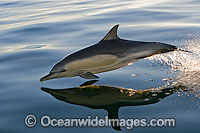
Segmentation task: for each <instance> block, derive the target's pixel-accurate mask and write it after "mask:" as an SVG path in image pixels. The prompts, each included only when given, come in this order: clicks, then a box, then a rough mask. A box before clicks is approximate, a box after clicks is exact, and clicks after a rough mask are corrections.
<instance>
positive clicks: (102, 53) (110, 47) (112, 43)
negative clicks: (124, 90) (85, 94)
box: [40, 25, 177, 81]
mask: <svg viewBox="0 0 200 133" xmlns="http://www.w3.org/2000/svg"><path fill="white" fill-rule="evenodd" d="M118 27H119V25H115V26H114V27H113V28H112V29H111V30H110V31H109V32H108V33H107V35H106V36H105V37H104V38H103V39H102V40H101V41H100V42H98V43H97V44H95V45H92V46H89V47H87V48H84V49H82V50H80V51H77V52H75V53H73V54H70V55H68V56H67V57H65V58H64V59H63V60H62V61H60V62H58V63H57V64H56V65H55V66H54V67H53V68H52V70H51V71H50V73H49V74H48V75H46V76H44V77H43V78H41V79H40V81H45V80H49V79H54V78H63V77H74V76H80V77H82V78H85V79H96V78H99V77H98V76H96V75H94V74H96V73H102V72H107V71H111V70H115V69H118V68H121V67H124V66H126V65H128V64H130V63H134V62H136V61H137V60H139V59H143V58H145V57H149V56H152V55H155V54H160V53H166V52H169V51H174V50H177V48H176V46H173V45H170V44H166V43H161V42H141V41H129V40H125V39H121V38H119V37H118V35H117V29H118Z"/></svg>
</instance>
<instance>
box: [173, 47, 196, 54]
mask: <svg viewBox="0 0 200 133" xmlns="http://www.w3.org/2000/svg"><path fill="white" fill-rule="evenodd" d="M176 50H177V51H183V52H188V53H193V52H192V51H188V50H185V49H181V48H177V49H176Z"/></svg>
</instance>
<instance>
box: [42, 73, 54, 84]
mask: <svg viewBox="0 0 200 133" xmlns="http://www.w3.org/2000/svg"><path fill="white" fill-rule="evenodd" d="M53 78H54V74H51V73H50V74H48V75H46V76H44V77H42V78H41V79H40V81H41V82H42V81H46V80H49V79H53Z"/></svg>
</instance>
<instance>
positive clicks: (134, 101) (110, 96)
mask: <svg viewBox="0 0 200 133" xmlns="http://www.w3.org/2000/svg"><path fill="white" fill-rule="evenodd" d="M94 82H95V81H94ZM94 82H93V81H90V82H87V83H84V84H82V85H81V86H78V87H74V88H66V89H50V88H44V87H42V88H41V90H42V91H45V92H47V93H49V94H51V95H52V96H53V97H55V98H56V99H58V100H61V101H64V102H66V103H71V104H76V105H82V106H86V107H89V108H92V109H104V110H106V111H107V112H108V118H109V119H118V111H119V108H120V107H125V106H141V105H148V104H154V103H158V102H159V101H161V100H162V99H164V98H165V97H167V96H170V95H171V94H173V93H175V92H179V91H187V88H186V87H184V86H181V85H179V84H175V85H170V86H167V87H159V88H151V89H145V90H135V89H131V88H130V89H129V88H122V87H114V86H108V85H92V84H93V83H94ZM112 126H113V125H112ZM113 128H114V129H115V130H120V127H119V126H116V125H115V126H113Z"/></svg>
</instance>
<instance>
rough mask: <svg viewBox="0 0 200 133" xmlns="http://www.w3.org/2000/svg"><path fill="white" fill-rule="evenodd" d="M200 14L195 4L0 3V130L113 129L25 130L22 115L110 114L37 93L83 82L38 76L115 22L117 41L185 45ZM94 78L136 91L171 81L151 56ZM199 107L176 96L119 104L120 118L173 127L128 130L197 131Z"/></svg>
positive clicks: (182, 0) (137, 0) (170, 0)
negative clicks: (165, 121) (161, 121)
mask: <svg viewBox="0 0 200 133" xmlns="http://www.w3.org/2000/svg"><path fill="white" fill-rule="evenodd" d="M199 11H200V2H199V1H198V0H179V1H174V0H161V1H154V0H142V1H141V0H134V1H123V0H111V1H97V0H96V1H93V0H86V1H80V0H73V1H64V0H57V1H51V0H48V1H46V0H29V1H23V0H17V1H16V0H12V1H8V0H3V1H1V2H0V87H1V91H0V104H1V109H0V117H1V119H0V123H1V126H0V132H2V133H3V132H68V131H69V132H83V131H84V132H104V131H105V132H113V131H114V130H113V129H112V128H58V127H57V128H51V127H49V128H43V127H42V126H40V125H39V124H37V125H36V126H35V127H34V128H28V127H26V126H25V124H24V118H25V116H26V115H27V114H34V115H35V116H37V118H40V117H41V116H43V115H49V116H51V117H54V118H78V117H80V118H84V117H85V118H86V117H87V116H88V115H91V116H96V115H98V116H99V117H104V116H105V115H107V113H106V112H105V111H103V110H101V109H91V108H87V107H84V106H79V105H74V104H70V103H65V102H62V101H59V100H56V99H54V98H53V97H52V96H50V95H49V94H47V93H45V92H43V91H42V90H41V87H49V88H53V89H64V88H70V87H76V86H79V85H80V84H82V83H83V82H85V81H86V80H85V79H82V78H79V77H73V78H64V79H55V80H50V81H47V82H42V83H40V82H39V79H40V78H41V77H42V76H44V75H45V74H47V73H48V72H49V70H50V69H51V68H52V66H53V65H54V64H55V63H56V62H58V61H59V60H61V59H62V58H63V57H64V56H66V55H67V54H70V53H72V52H74V51H77V50H79V49H81V48H84V47H87V46H89V45H92V44H95V43H97V42H98V41H100V40H101V39H102V38H103V37H104V36H105V35H106V33H107V32H108V31H109V30H110V28H111V27H112V26H114V25H115V24H120V27H119V31H118V32H119V36H120V37H121V38H125V39H130V40H142V41H161V42H166V43H171V44H174V45H176V46H178V47H179V46H181V45H184V44H185V43H186V41H185V40H190V39H192V36H193V35H198V33H199V31H200V23H199V20H200V12H199ZM132 74H136V76H133V75H132ZM131 75H132V76H131ZM98 76H99V77H101V78H100V80H99V81H98V84H101V85H109V86H116V87H124V88H134V89H147V88H151V87H158V86H162V85H164V84H165V83H166V82H165V81H163V80H162V79H163V78H174V77H175V75H174V73H173V72H171V68H170V67H169V66H166V65H162V64H160V63H159V61H153V62H152V61H150V60H148V59H144V60H140V61H138V62H136V63H135V64H134V65H132V66H127V67H124V68H121V69H118V70H114V71H111V72H106V73H102V74H98ZM198 103H199V98H197V97H196V96H195V95H192V94H191V95H185V94H184V92H182V93H179V94H178V93H175V94H172V95H170V96H168V97H166V98H165V99H163V100H162V101H160V102H159V103H156V104H152V105H144V106H135V107H133V106H127V107H122V108H120V110H119V118H147V119H151V118H175V119H176V127H175V128H158V127H157V128H136V129H133V130H134V131H136V132H189V131H193V132H199V131H200V128H199V122H200V120H199V118H200V116H199V113H200V110H199V105H198ZM122 130H123V131H128V130H126V129H122ZM130 131H132V130H130Z"/></svg>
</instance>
